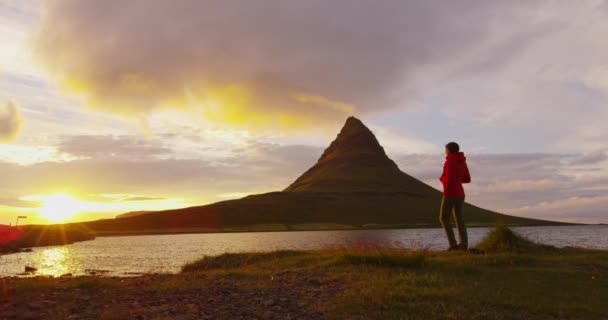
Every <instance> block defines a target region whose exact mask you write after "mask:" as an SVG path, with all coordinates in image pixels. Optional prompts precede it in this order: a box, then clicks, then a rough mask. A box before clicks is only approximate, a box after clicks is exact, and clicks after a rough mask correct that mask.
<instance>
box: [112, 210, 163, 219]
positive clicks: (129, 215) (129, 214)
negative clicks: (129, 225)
mask: <svg viewBox="0 0 608 320" xmlns="http://www.w3.org/2000/svg"><path fill="white" fill-rule="evenodd" d="M150 212H154V211H129V212H127V213H123V214H119V215H117V216H116V219H120V218H128V217H135V216H139V215H142V214H146V213H150Z"/></svg>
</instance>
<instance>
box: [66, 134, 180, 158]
mask: <svg viewBox="0 0 608 320" xmlns="http://www.w3.org/2000/svg"><path fill="white" fill-rule="evenodd" d="M58 150H59V151H60V152H62V153H67V154H70V155H72V156H74V157H109V158H121V159H125V160H128V159H135V158H146V157H157V156H163V155H169V154H171V153H172V152H173V151H172V150H171V149H169V148H168V147H166V146H164V145H163V144H162V143H161V142H160V141H158V140H153V139H144V138H141V137H137V136H125V135H122V136H120V135H77V136H66V137H64V139H63V140H62V141H61V142H60V144H59V146H58Z"/></svg>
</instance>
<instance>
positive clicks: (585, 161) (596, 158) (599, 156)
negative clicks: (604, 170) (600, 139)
mask: <svg viewBox="0 0 608 320" xmlns="http://www.w3.org/2000/svg"><path fill="white" fill-rule="evenodd" d="M606 160H608V152H607V151H606V150H598V151H596V152H591V153H588V154H584V155H582V156H580V157H578V158H576V159H574V160H572V161H571V162H570V164H572V165H593V164H598V163H600V162H603V161H606Z"/></svg>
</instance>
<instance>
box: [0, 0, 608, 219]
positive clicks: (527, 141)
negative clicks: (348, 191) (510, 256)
mask: <svg viewBox="0 0 608 320" xmlns="http://www.w3.org/2000/svg"><path fill="white" fill-rule="evenodd" d="M607 34H608V2H606V1H566V0H564V1H541V0H539V1H481V0H480V1H466V0H458V1H432V0H431V1H401V0H386V1H369V0H368V1H363V0H361V1H359V0H329V1H328V0H323V1H321V0H308V1H284V0H269V1H251V0H224V1H206V0H180V1H165V0H130V1H122V0H103V1H102V0H99V1H96V0H90V1H80V0H56V1H39V0H0V224H9V223H14V222H15V218H16V217H17V216H19V215H25V216H28V218H27V220H25V221H23V222H21V223H47V222H51V223H53V222H62V221H80V220H91V219H99V218H107V217H114V216H115V215H116V214H118V213H123V212H127V211H137V210H159V209H167V208H176V207H185V206H192V205H198V204H206V203H211V202H215V201H219V200H226V199H231V198H238V197H241V196H244V195H247V194H251V193H261V192H268V191H276V190H281V189H283V188H284V187H286V186H287V185H288V184H289V183H290V182H291V181H292V180H294V179H295V178H297V177H298V176H299V175H300V174H301V173H302V172H303V171H304V170H306V169H307V168H309V167H310V166H312V165H313V164H314V162H315V161H316V160H317V159H318V157H319V156H320V154H321V152H322V150H323V148H324V147H326V146H327V145H328V144H329V143H330V142H331V141H332V140H333V139H334V137H335V135H336V134H337V132H338V130H339V129H340V127H341V126H342V124H343V123H344V121H345V119H346V118H347V117H348V116H350V115H355V116H357V117H359V118H360V119H361V120H362V121H363V122H364V123H366V124H367V125H368V126H369V127H370V128H371V129H372V131H374V133H375V134H376V136H377V137H378V139H379V140H380V142H381V144H382V145H383V146H384V147H385V149H386V151H387V153H388V154H389V156H390V157H391V158H393V159H394V160H395V161H396V162H397V164H398V165H399V166H400V168H401V169H402V170H403V171H405V172H407V173H409V174H411V175H413V176H415V177H417V178H419V179H421V180H423V181H425V182H427V183H429V184H431V185H432V186H434V187H437V188H439V187H440V183H439V181H438V180H437V178H438V176H439V175H440V173H441V166H442V164H443V161H444V158H443V145H444V144H445V143H447V142H449V141H452V140H455V141H458V142H459V143H460V144H461V146H462V149H463V151H465V153H466V154H467V158H468V162H469V166H470V169H471V174H472V176H473V183H472V184H471V185H467V186H466V191H467V199H468V200H469V201H470V202H472V203H473V204H476V205H479V206H482V207H485V208H489V209H493V210H497V211H501V212H504V213H507V214H513V215H519V216H526V217H533V218H541V219H553V220H560V221H576V222H590V223H598V222H603V223H608V209H607V208H608V143H607V141H608V125H606V122H607V120H608V59H607V57H608V41H606V35H607ZM58 212H61V214H59V213H58ZM429 214H436V213H431V212H430V213H429Z"/></svg>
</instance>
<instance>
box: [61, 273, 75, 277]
mask: <svg viewBox="0 0 608 320" xmlns="http://www.w3.org/2000/svg"><path fill="white" fill-rule="evenodd" d="M71 276H73V274H71V273H64V274H62V275H61V276H60V277H71Z"/></svg>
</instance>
